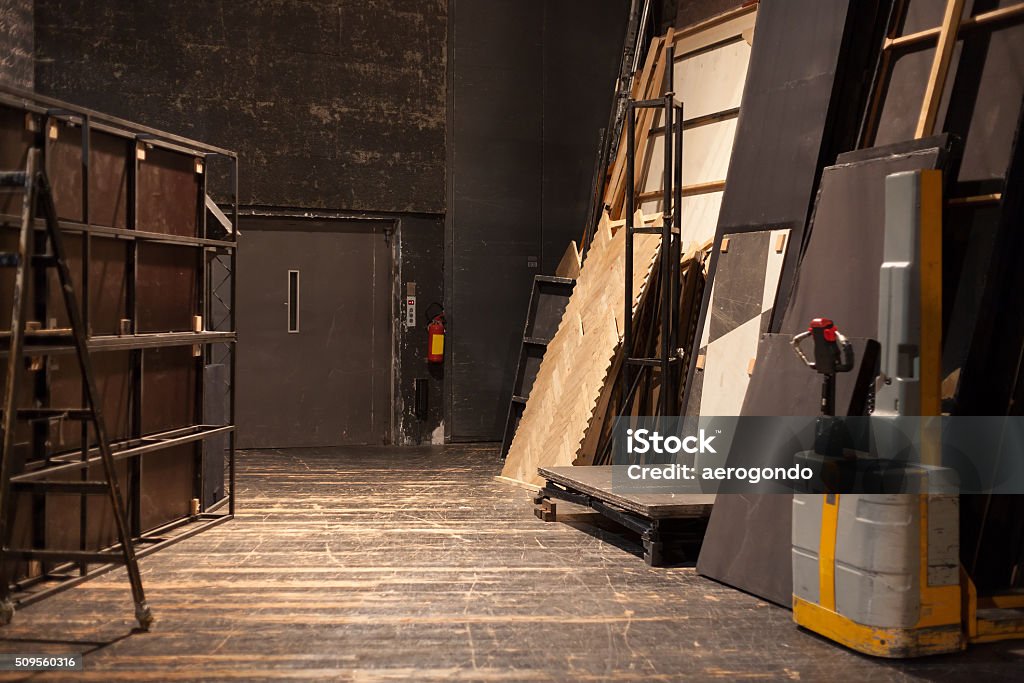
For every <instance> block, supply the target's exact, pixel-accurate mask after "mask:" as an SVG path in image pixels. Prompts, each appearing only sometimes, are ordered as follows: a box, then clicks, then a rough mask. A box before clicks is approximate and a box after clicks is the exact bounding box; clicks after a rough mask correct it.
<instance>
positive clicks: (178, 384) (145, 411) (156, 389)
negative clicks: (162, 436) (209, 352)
mask: <svg viewBox="0 0 1024 683" xmlns="http://www.w3.org/2000/svg"><path fill="white" fill-rule="evenodd" d="M196 372H197V359H196V358H194V357H193V356H192V347H191V346H175V347H170V348H163V349H146V350H145V351H143V352H142V433H143V434H147V433H152V432H162V431H166V430H169V429H176V428H178V427H185V426H188V425H190V424H194V423H195V421H196V417H197V416H196V414H195V412H196V410H195V406H196Z"/></svg>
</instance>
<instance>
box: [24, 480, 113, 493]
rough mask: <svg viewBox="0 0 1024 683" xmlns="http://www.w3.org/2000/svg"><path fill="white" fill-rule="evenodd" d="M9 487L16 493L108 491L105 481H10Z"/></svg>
mask: <svg viewBox="0 0 1024 683" xmlns="http://www.w3.org/2000/svg"><path fill="white" fill-rule="evenodd" d="M11 488H12V489H13V490H14V491H17V492H18V493H35V494H44V493H60V494H80V495H99V494H104V493H108V492H109V491H110V484H108V483H107V482H105V481H12V482H11Z"/></svg>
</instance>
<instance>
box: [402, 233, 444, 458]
mask: <svg viewBox="0 0 1024 683" xmlns="http://www.w3.org/2000/svg"><path fill="white" fill-rule="evenodd" d="M399 222H400V227H399V231H400V233H401V245H400V248H399V251H400V254H399V256H400V261H401V273H400V277H399V279H400V281H399V291H398V296H399V297H403V298H404V296H405V292H406V283H408V282H415V283H416V305H417V309H418V310H417V316H416V318H417V320H416V327H415V328H409V329H406V328H405V326H404V325H403V324H402V321H398V322H397V323H396V329H398V330H399V331H401V336H400V338H399V357H398V364H399V366H398V370H399V372H398V387H397V391H396V392H395V393H396V395H397V396H398V397H399V398H400V399H401V401H402V416H401V425H400V428H399V432H400V434H402V435H403V437H404V440H405V443H407V444H419V443H431V440H432V437H433V438H434V439H435V441H436V440H437V439H439V438H443V436H444V433H443V429H442V430H441V431H440V432H439V433H438V434H437V435H436V436H435V435H434V434H433V432H434V430H436V429H438V428H439V427H440V425H441V421H442V419H443V416H444V391H443V386H444V369H445V366H444V364H434V363H427V330H426V326H427V320H426V319H425V315H426V314H427V312H428V311H427V308H428V307H429V306H430V305H431V304H432V303H434V302H437V303H440V304H443V303H444V282H443V279H442V277H441V265H442V264H443V263H444V218H442V217H441V216H402V217H401V219H400V221H399ZM400 303H401V302H400ZM399 310H400V311H404V308H402V307H401V306H399ZM434 312H435V313H436V307H435V309H434ZM417 379H426V380H427V387H428V404H427V405H428V409H427V419H426V420H420V419H418V418H417V417H416V380H417Z"/></svg>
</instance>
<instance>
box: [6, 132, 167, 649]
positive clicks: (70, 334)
mask: <svg viewBox="0 0 1024 683" xmlns="http://www.w3.org/2000/svg"><path fill="white" fill-rule="evenodd" d="M41 159H42V152H41V150H40V149H39V147H33V148H31V149H30V150H29V152H28V160H27V164H26V167H25V170H24V171H13V172H10V171H9V172H0V188H7V189H8V190H10V189H14V190H18V189H19V188H20V190H21V191H22V192H23V203H22V212H21V231H20V234H19V240H18V247H17V249H18V250H17V251H16V252H14V253H10V252H8V253H2V254H0V267H6V268H13V269H15V280H14V289H13V295H12V298H13V302H12V307H11V308H12V310H11V329H10V334H9V337H8V340H7V341H8V343H7V345H6V349H7V351H8V356H7V376H6V378H5V383H4V387H3V392H4V393H3V424H2V430H3V444H2V450H0V624H7V623H10V621H11V618H12V617H13V616H14V607H15V605H14V602H13V601H12V591H11V587H12V583H13V578H14V577H13V574H14V571H15V567H16V563H17V561H19V560H26V561H32V560H36V561H40V562H44V563H77V564H80V565H82V566H83V567H84V565H86V564H89V563H104V564H124V565H125V568H126V569H127V570H128V581H129V583H130V584H131V589H132V598H133V599H134V601H135V618H136V620H137V621H138V623H139V626H140V627H141V628H142V630H144V631H145V630H148V629H149V626H150V624H151V623H152V621H153V616H152V613H151V612H150V609H149V606H148V605H147V604H146V596H145V594H144V592H143V590H142V577H141V575H140V573H139V565H138V562H137V560H136V556H135V547H134V545H133V544H132V538H131V535H130V533H129V530H128V529H129V527H128V521H127V517H126V509H125V504H124V498H123V497H122V495H121V490H120V487H119V485H118V482H117V476H116V473H115V470H114V458H113V455H112V454H111V450H110V442H109V441H108V439H107V431H106V426H105V424H104V421H103V415H102V414H101V411H100V402H99V396H98V394H97V391H96V383H95V379H94V377H93V372H92V365H91V363H90V359H89V351H88V348H87V343H86V336H87V330H85V328H84V327H83V323H82V316H81V312H80V309H79V307H78V302H77V300H76V297H75V292H74V288H73V285H72V282H71V276H70V272H69V270H68V265H67V260H66V255H65V251H64V245H63V243H62V241H61V230H60V226H59V223H58V220H57V209H56V206H55V204H54V200H53V193H52V191H51V188H50V183H49V180H48V179H47V176H46V172H45V170H44V169H43V168H42V165H41ZM37 210H41V212H42V214H43V218H44V219H45V224H46V226H45V231H44V232H42V233H41V234H40V233H37V232H36V229H35V222H36V211H37ZM47 238H49V243H50V248H49V253H45V252H46V247H45V243H46V239H47ZM36 251H39V252H43V253H34V252H36ZM30 267H39V268H56V270H57V275H58V278H59V281H60V288H61V292H62V294H63V300H64V306H65V308H66V309H67V316H68V320H69V321H70V323H71V328H70V329H65V330H47V329H37V328H38V325H37V324H31V327H32V328H33V329H27V328H28V327H30V324H29V323H27V322H26V321H25V306H26V301H25V300H26V298H27V297H26V295H25V292H26V287H27V283H28V278H29V269H30ZM36 281H37V282H39V281H40V279H39V277H38V275H37V276H36ZM44 282H45V280H44ZM55 341H56V342H60V343H65V344H70V345H73V346H74V348H75V353H76V355H77V357H78V365H79V369H80V370H81V377H82V387H83V399H84V403H85V407H84V408H51V407H33V408H31V409H19V408H18V403H17V398H18V396H17V394H18V385H19V376H20V375H21V372H22V370H23V367H22V366H23V365H24V358H23V353H24V352H25V351H26V346H27V347H28V349H31V355H32V356H42V355H44V354H45V353H46V348H45V346H44V345H45V344H47V343H52V342H55ZM36 344H39V347H38V348H34V345H36ZM33 369H38V368H37V367H34V368H33ZM57 419H71V420H79V421H82V422H83V424H85V425H87V424H88V423H91V424H92V427H93V430H94V434H95V437H96V442H97V448H98V450H99V453H100V460H101V462H102V465H103V473H104V476H105V480H104V481H46V480H40V481H33V482H31V483H29V482H25V483H21V484H19V483H14V484H13V486H12V482H11V477H12V475H13V472H12V470H13V469H14V461H15V454H14V450H13V449H14V442H15V435H14V430H15V424H16V422H17V421H19V420H21V421H28V422H35V423H37V424H38V423H40V422H49V421H52V420H57ZM87 437H88V429H87V427H83V439H87ZM83 447H84V448H85V449H86V450H88V444H87V443H86V444H84V446H83ZM47 464H49V462H48V457H47V461H46V462H45V463H44V469H45V465H47ZM19 492H23V493H32V494H37V495H45V494H47V493H60V494H79V495H83V496H84V495H106V496H107V497H108V498H109V501H110V505H111V507H112V509H113V516H114V519H115V523H116V525H117V537H118V541H119V545H120V547H119V548H117V549H114V550H104V551H87V550H51V549H34V548H12V547H10V546H11V542H12V535H13V526H14V525H13V517H14V512H15V506H14V494H15V493H19Z"/></svg>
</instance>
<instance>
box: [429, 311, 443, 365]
mask: <svg viewBox="0 0 1024 683" xmlns="http://www.w3.org/2000/svg"><path fill="white" fill-rule="evenodd" d="M433 306H437V307H438V308H441V305H440V304H433ZM433 306H431V308H432V307H433ZM429 311H430V308H428V309H427V316H428V317H429V315H430V314H429ZM427 362H428V363H443V362H444V309H443V308H441V312H440V313H438V314H437V315H435V316H434V317H433V319H432V320H431V321H430V324H429V325H427Z"/></svg>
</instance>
